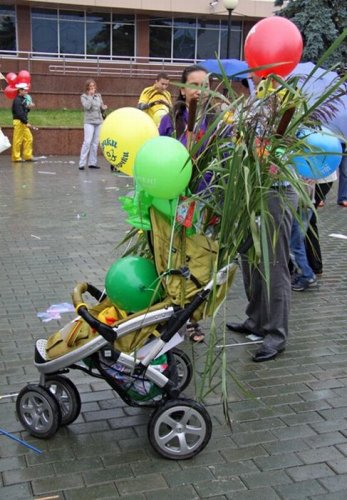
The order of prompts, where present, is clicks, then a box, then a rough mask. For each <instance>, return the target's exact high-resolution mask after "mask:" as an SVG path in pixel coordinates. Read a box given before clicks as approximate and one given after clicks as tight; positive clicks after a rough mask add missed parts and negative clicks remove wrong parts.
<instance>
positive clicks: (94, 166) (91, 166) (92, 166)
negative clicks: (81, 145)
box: [89, 165, 100, 168]
mask: <svg viewBox="0 0 347 500" xmlns="http://www.w3.org/2000/svg"><path fill="white" fill-rule="evenodd" d="M89 168H100V167H98V166H97V165H89Z"/></svg>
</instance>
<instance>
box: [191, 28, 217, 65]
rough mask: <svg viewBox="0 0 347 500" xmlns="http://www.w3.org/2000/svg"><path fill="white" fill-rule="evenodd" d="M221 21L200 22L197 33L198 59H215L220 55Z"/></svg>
mask: <svg viewBox="0 0 347 500" xmlns="http://www.w3.org/2000/svg"><path fill="white" fill-rule="evenodd" d="M219 34H220V23H219V21H208V22H200V23H199V26H198V32H197V53H196V58H197V59H214V58H215V57H216V54H219V53H220V41H219V39H220V36H219Z"/></svg>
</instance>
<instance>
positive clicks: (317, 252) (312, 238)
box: [305, 182, 333, 273]
mask: <svg viewBox="0 0 347 500" xmlns="http://www.w3.org/2000/svg"><path fill="white" fill-rule="evenodd" d="M332 185H333V183H332V182H325V183H324V184H316V188H315V193H314V198H315V199H314V206H315V208H317V207H318V205H319V203H320V202H321V201H324V200H325V197H326V195H327V194H328V193H329V191H330V189H331V186H332ZM305 246H306V255H307V260H308V263H309V264H310V266H311V268H312V271H313V272H314V273H321V272H322V271H323V261H322V254H321V249H320V244H319V233H318V220H317V215H316V214H315V213H313V214H312V217H311V220H310V225H309V226H308V229H307V233H306V238H305Z"/></svg>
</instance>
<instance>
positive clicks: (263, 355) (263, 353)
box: [253, 346, 284, 363]
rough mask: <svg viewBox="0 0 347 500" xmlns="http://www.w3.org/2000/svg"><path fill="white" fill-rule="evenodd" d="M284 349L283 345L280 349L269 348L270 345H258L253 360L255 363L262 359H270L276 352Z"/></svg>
mask: <svg viewBox="0 0 347 500" xmlns="http://www.w3.org/2000/svg"><path fill="white" fill-rule="evenodd" d="M283 351H284V347H282V349H271V348H270V347H265V346H263V347H260V349H258V351H257V352H256V353H255V354H254V356H253V361H255V362H256V363H261V362H262V361H269V360H270V359H274V358H275V357H276V356H277V355H278V354H280V353H281V352H283Z"/></svg>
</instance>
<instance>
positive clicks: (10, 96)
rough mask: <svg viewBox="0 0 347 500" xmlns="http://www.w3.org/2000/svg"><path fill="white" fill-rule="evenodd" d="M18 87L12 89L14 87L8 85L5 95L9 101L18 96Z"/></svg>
mask: <svg viewBox="0 0 347 500" xmlns="http://www.w3.org/2000/svg"><path fill="white" fill-rule="evenodd" d="M17 92H18V91H17V89H16V87H12V85H7V87H5V89H4V94H5V96H6V97H7V98H8V99H14V98H15V97H16V95H17Z"/></svg>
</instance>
